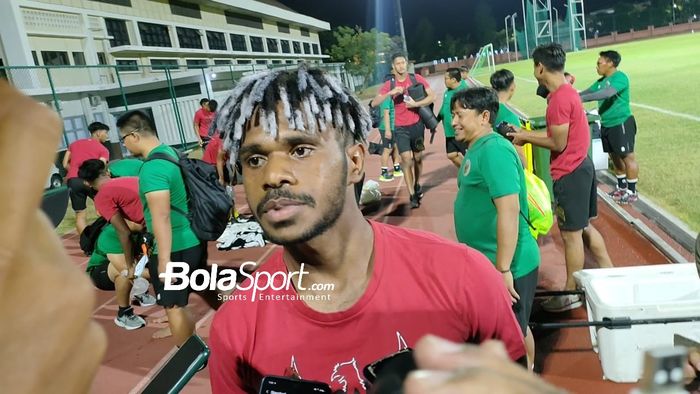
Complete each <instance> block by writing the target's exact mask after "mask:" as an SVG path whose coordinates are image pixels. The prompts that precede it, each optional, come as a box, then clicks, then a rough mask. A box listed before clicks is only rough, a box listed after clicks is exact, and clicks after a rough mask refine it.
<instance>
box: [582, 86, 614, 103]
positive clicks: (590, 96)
mask: <svg viewBox="0 0 700 394" xmlns="http://www.w3.org/2000/svg"><path fill="white" fill-rule="evenodd" d="M616 94H617V89H615V88H614V87H612V86H608V87H607V88H605V89H601V90H598V91H596V92H591V91H590V90H586V91H583V92H581V93H579V96H581V101H583V102H584V103H585V102H588V101H599V100H605V99H606V98H610V97H612V96H614V95H616Z"/></svg>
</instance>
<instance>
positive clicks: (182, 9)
mask: <svg viewBox="0 0 700 394" xmlns="http://www.w3.org/2000/svg"><path fill="white" fill-rule="evenodd" d="M170 12H172V13H173V15H180V16H186V17H189V18H197V19H202V13H201V12H200V11H199V5H198V4H192V3H190V2H187V1H180V0H170Z"/></svg>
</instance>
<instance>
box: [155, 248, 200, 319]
mask: <svg viewBox="0 0 700 394" xmlns="http://www.w3.org/2000/svg"><path fill="white" fill-rule="evenodd" d="M170 261H179V262H185V263H187V264H188V265H189V267H190V272H189V275H190V276H191V275H192V272H193V271H194V270H197V269H207V243H206V242H202V243H200V244H199V245H197V246H193V247H191V248H188V249H185V250H181V251H179V252H172V253H170ZM148 272H149V274H151V284H152V285H153V290H155V293H156V302H157V303H158V305H160V306H162V307H164V308H169V307H172V306H175V305H177V306H186V305H187V304H188V302H189V300H188V299H189V296H190V293H191V292H192V287H191V286H187V287H186V288H184V289H182V290H165V283H163V282H162V281H161V279H160V277H158V255H155V254H154V255H152V256H151V258H150V259H149V261H148Z"/></svg>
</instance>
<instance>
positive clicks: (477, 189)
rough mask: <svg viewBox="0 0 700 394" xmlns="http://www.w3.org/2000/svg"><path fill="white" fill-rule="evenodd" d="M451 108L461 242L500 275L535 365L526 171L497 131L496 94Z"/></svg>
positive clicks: (460, 96) (460, 98) (534, 255)
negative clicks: (459, 151)
mask: <svg viewBox="0 0 700 394" xmlns="http://www.w3.org/2000/svg"><path fill="white" fill-rule="evenodd" d="M451 105H452V114H453V116H454V119H453V120H452V125H453V127H454V129H455V138H456V139H457V140H458V141H460V142H462V143H465V144H467V152H466V154H465V156H464V160H463V161H462V165H461V167H460V169H459V172H458V175H457V186H458V191H457V196H456V198H455V202H454V222H455V230H456V233H457V239H458V240H459V242H462V243H465V244H467V245H469V246H471V247H472V248H474V249H477V250H478V251H480V252H481V253H483V254H484V255H486V257H488V258H489V260H491V262H492V263H493V264H494V265H495V266H496V269H497V270H498V271H499V272H501V273H502V275H503V281H504V283H505V285H506V288H507V289H508V292H509V293H510V295H511V301H512V302H513V312H515V316H516V318H517V320H518V323H519V324H520V328H521V329H522V331H523V335H524V336H525V337H526V341H525V343H526V348H527V353H528V363H529V364H530V365H531V363H532V361H533V360H534V351H535V346H534V340H533V338H532V333H530V332H529V329H528V328H527V324H528V321H529V319H530V311H531V310H532V302H533V299H534V296H535V288H536V287H537V271H538V267H539V265H540V252H539V249H538V247H537V243H536V242H535V239H534V238H533V237H532V235H531V234H530V230H529V228H528V224H527V221H526V219H525V218H526V216H525V215H527V214H528V208H527V190H526V186H525V174H524V172H523V166H522V163H521V162H520V158H519V157H518V154H517V152H516V151H515V148H514V147H513V144H511V143H510V142H509V141H508V140H506V139H505V138H504V137H502V136H501V135H499V134H497V133H495V132H494V131H493V121H494V119H495V118H496V116H497V114H498V106H499V102H498V96H497V95H496V93H495V92H494V91H493V90H492V89H489V88H481V87H480V88H472V89H467V90H464V91H460V92H457V93H455V94H454V96H453V97H452V103H451Z"/></svg>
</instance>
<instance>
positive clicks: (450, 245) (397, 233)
mask: <svg viewBox="0 0 700 394" xmlns="http://www.w3.org/2000/svg"><path fill="white" fill-rule="evenodd" d="M370 223H372V228H373V229H374V230H375V231H376V232H378V234H375V239H376V238H377V237H378V236H379V237H380V239H381V240H382V242H384V243H385V245H386V247H387V249H388V248H391V249H390V250H387V251H388V252H390V254H404V255H408V256H412V257H411V261H413V262H415V263H417V264H420V263H422V262H425V263H428V262H437V261H438V260H439V261H445V260H453V259H454V260H460V259H461V257H459V256H463V255H465V254H466V253H467V252H468V251H467V248H466V246H465V245H463V244H460V243H457V242H455V241H451V240H448V239H446V238H443V237H440V236H439V235H437V234H433V233H429V232H426V231H421V230H414V229H408V228H403V227H398V226H394V225H390V224H384V223H378V222H373V221H370Z"/></svg>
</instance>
